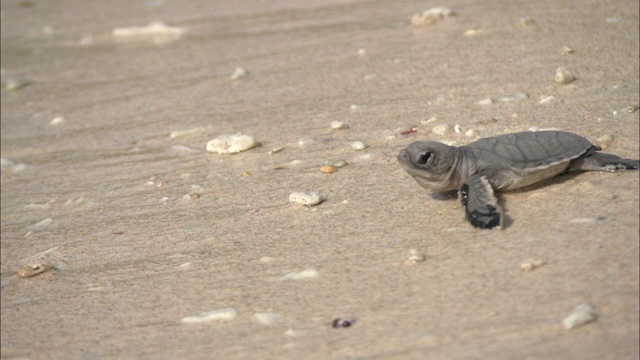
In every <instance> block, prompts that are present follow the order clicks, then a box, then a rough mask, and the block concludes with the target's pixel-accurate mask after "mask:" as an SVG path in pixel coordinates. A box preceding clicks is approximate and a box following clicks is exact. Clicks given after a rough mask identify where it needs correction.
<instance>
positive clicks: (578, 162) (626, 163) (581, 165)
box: [570, 146, 640, 172]
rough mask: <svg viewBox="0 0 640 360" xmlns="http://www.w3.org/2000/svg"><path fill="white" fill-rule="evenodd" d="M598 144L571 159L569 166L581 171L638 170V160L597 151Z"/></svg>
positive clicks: (639, 162)
mask: <svg viewBox="0 0 640 360" xmlns="http://www.w3.org/2000/svg"><path fill="white" fill-rule="evenodd" d="M598 150H600V147H599V146H594V147H592V148H591V149H589V150H588V151H587V153H586V154H584V155H583V156H581V157H579V158H577V159H575V160H573V161H572V162H571V165H570V168H572V169H575V170H581V171H611V172H614V171H618V170H638V169H639V168H640V160H633V159H625V158H622V157H620V156H617V155H612V154H604V153H598V152H596V151H598Z"/></svg>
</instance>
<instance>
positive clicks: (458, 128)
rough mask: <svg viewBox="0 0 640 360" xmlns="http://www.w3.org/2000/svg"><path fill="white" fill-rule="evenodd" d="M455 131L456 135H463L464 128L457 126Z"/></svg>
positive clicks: (454, 128)
mask: <svg viewBox="0 0 640 360" xmlns="http://www.w3.org/2000/svg"><path fill="white" fill-rule="evenodd" d="M453 131H454V132H455V133H456V134H462V127H461V126H460V124H456V125H455V126H454V127H453Z"/></svg>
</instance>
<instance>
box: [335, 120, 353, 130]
mask: <svg viewBox="0 0 640 360" xmlns="http://www.w3.org/2000/svg"><path fill="white" fill-rule="evenodd" d="M348 127H349V125H347V124H346V123H345V122H343V121H338V120H335V121H332V122H331V128H332V129H333V130H341V129H347V128H348Z"/></svg>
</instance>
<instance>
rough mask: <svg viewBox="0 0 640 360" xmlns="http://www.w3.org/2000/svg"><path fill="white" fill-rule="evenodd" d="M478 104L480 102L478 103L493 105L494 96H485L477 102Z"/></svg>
mask: <svg viewBox="0 0 640 360" xmlns="http://www.w3.org/2000/svg"><path fill="white" fill-rule="evenodd" d="M476 104H478V105H492V104H493V99H492V98H484V99H482V100H478V101H477V102H476Z"/></svg>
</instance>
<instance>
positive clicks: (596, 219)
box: [569, 216, 606, 224]
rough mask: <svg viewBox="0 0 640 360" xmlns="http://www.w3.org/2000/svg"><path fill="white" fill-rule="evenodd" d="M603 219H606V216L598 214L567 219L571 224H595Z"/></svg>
mask: <svg viewBox="0 0 640 360" xmlns="http://www.w3.org/2000/svg"><path fill="white" fill-rule="evenodd" d="M603 220H606V217H603V216H598V217H591V218H575V219H571V220H569V222H570V223H572V224H595V223H599V222H600V221H603Z"/></svg>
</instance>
